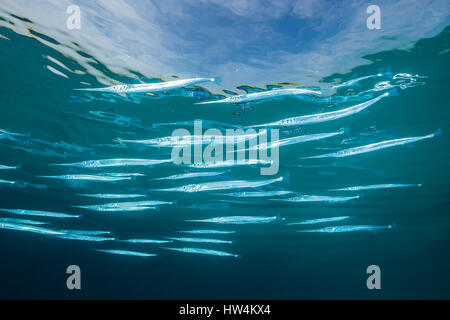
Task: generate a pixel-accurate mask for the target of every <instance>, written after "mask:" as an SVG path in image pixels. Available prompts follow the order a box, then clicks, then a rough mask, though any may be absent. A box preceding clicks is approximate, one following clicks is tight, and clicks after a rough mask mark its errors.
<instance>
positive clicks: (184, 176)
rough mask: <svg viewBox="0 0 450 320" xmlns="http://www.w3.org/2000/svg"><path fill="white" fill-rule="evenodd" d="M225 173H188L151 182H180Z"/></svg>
mask: <svg viewBox="0 0 450 320" xmlns="http://www.w3.org/2000/svg"><path fill="white" fill-rule="evenodd" d="M226 172H227V171H209V172H189V173H182V174H175V175H173V176H168V177H162V178H155V179H152V180H181V179H191V178H201V177H215V176H218V175H221V174H224V173H226Z"/></svg>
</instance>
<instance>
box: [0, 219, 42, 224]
mask: <svg viewBox="0 0 450 320" xmlns="http://www.w3.org/2000/svg"><path fill="white" fill-rule="evenodd" d="M0 222H9V223H16V224H31V225H42V224H48V222H43V221H35V220H27V219H15V218H0Z"/></svg>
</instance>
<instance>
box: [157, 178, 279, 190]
mask: <svg viewBox="0 0 450 320" xmlns="http://www.w3.org/2000/svg"><path fill="white" fill-rule="evenodd" d="M282 180H283V177H279V178H275V179H267V180H259V181H248V180H228V181H216V182H205V183H200V184H189V185H185V186H181V187H175V188H168V189H156V190H154V191H174V192H202V191H215V190H226V189H238V188H257V187H262V186H265V185H268V184H272V183H275V182H277V181H282Z"/></svg>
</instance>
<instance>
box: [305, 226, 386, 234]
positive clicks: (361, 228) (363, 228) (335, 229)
mask: <svg viewBox="0 0 450 320" xmlns="http://www.w3.org/2000/svg"><path fill="white" fill-rule="evenodd" d="M386 229H392V225H388V226H373V225H348V226H335V227H325V228H320V229H312V230H299V231H297V232H320V233H341V232H356V231H377V230H386Z"/></svg>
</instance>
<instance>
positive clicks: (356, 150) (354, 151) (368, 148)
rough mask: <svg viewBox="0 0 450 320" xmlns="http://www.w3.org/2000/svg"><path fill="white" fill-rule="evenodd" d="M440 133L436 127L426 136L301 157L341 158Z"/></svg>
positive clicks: (399, 144)
mask: <svg viewBox="0 0 450 320" xmlns="http://www.w3.org/2000/svg"><path fill="white" fill-rule="evenodd" d="M440 134H441V130H440V129H438V130H437V131H436V132H434V133H430V134H428V135H426V136H421V137H409V138H400V139H394V140H387V141H382V142H377V143H372V144H368V145H365V146H361V147H355V148H349V149H344V150H340V151H337V152H332V153H327V154H322V155H318V156H311V157H304V158H302V159H317V158H341V157H348V156H354V155H357V154H361V153H367V152H372V151H377V150H381V149H386V148H391V147H395V146H401V145H405V144H408V143H413V142H417V141H420V140H424V139H431V138H434V137H436V136H438V135H440Z"/></svg>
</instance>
